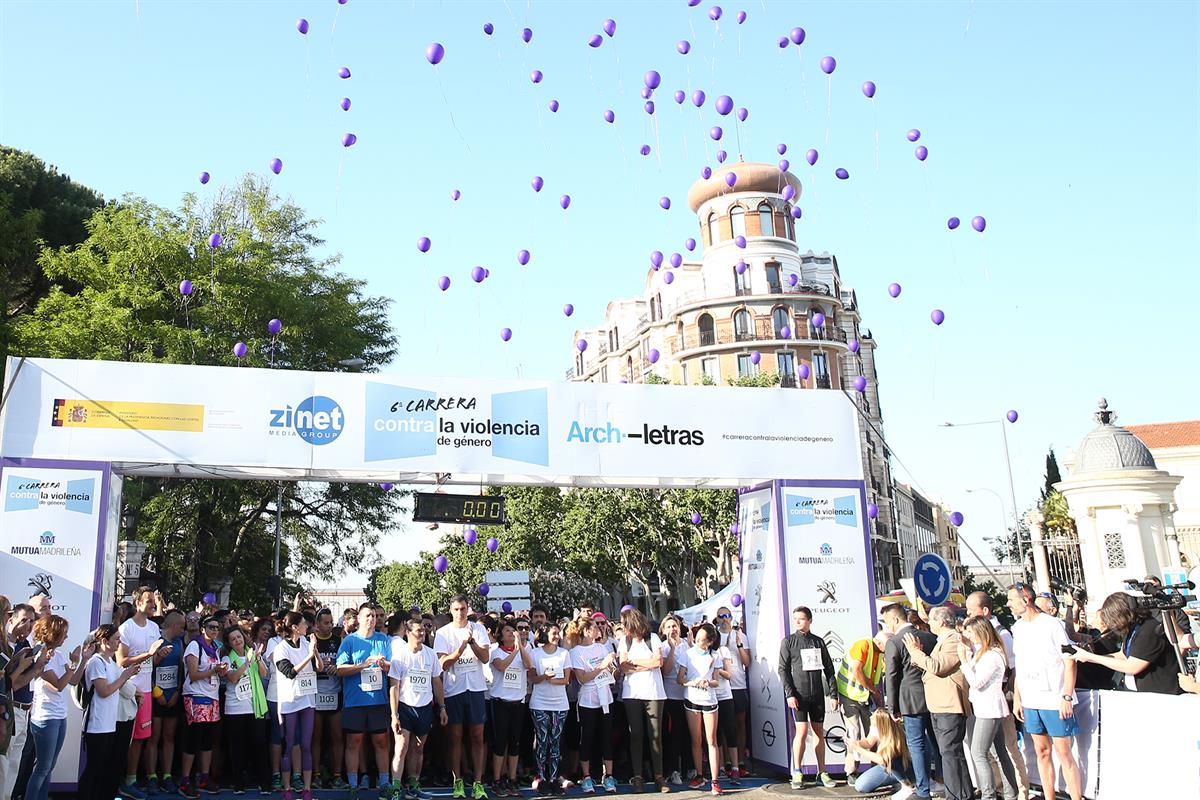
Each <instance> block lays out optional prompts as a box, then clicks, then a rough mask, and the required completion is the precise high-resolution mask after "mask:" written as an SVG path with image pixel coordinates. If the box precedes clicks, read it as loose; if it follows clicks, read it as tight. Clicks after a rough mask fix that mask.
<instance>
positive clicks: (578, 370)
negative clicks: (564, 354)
mask: <svg viewBox="0 0 1200 800" xmlns="http://www.w3.org/2000/svg"><path fill="white" fill-rule="evenodd" d="M575 374H576V375H579V376H582V375H583V353H578V354H576V356H575Z"/></svg>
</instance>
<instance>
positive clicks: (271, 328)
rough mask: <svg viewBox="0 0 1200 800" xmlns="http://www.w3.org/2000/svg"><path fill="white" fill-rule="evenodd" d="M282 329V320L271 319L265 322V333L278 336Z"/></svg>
mask: <svg viewBox="0 0 1200 800" xmlns="http://www.w3.org/2000/svg"><path fill="white" fill-rule="evenodd" d="M282 331H283V320H280V319H273V320H271V321H270V322H268V323H267V333H269V334H271V335H272V336H278V335H279V334H280V332H282Z"/></svg>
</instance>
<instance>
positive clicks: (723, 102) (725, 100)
mask: <svg viewBox="0 0 1200 800" xmlns="http://www.w3.org/2000/svg"><path fill="white" fill-rule="evenodd" d="M716 108H717V113H718V114H720V115H721V116H722V117H723V116H725V115H726V114H728V113H729V112H730V111H733V98H732V97H730V96H729V95H727V94H723V95H721V96H720V97H718V98H717V105H716Z"/></svg>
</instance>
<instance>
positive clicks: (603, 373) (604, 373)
mask: <svg viewBox="0 0 1200 800" xmlns="http://www.w3.org/2000/svg"><path fill="white" fill-rule="evenodd" d="M600 382H601V383H608V365H605V366H603V367H601V368H600Z"/></svg>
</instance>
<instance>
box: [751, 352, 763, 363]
mask: <svg viewBox="0 0 1200 800" xmlns="http://www.w3.org/2000/svg"><path fill="white" fill-rule="evenodd" d="M760 361H762V353H760V352H758V351H757V350H755V351H754V352H753V353H751V354H750V363H751V364H755V365H757V364H758V362H760Z"/></svg>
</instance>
